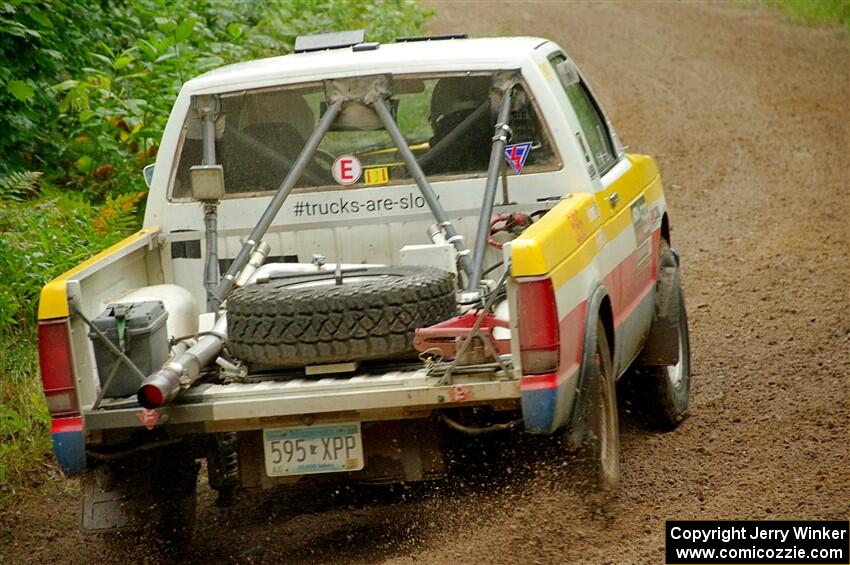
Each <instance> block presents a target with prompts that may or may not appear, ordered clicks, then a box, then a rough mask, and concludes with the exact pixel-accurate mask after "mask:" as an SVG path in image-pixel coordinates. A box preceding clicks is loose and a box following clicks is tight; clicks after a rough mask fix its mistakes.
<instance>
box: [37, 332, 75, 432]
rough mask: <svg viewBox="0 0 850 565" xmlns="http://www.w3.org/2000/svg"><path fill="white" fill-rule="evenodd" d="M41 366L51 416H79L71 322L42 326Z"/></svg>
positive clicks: (39, 345) (40, 335) (39, 350)
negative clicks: (72, 361) (72, 357)
mask: <svg viewBox="0 0 850 565" xmlns="http://www.w3.org/2000/svg"><path fill="white" fill-rule="evenodd" d="M38 362H39V365H40V366H41V383H42V385H43V386H44V396H45V398H46V399H47V409H48V411H49V412H50V416H51V417H53V418H56V417H59V416H77V415H79V413H80V411H79V409H78V407H77V393H76V392H75V391H74V368H73V366H72V364H71V342H70V339H69V337H68V319H67V318H56V319H54V320H41V321H39V322H38Z"/></svg>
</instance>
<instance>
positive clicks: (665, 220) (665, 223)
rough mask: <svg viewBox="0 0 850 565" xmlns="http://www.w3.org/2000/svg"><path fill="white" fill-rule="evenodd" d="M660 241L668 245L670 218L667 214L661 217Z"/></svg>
mask: <svg viewBox="0 0 850 565" xmlns="http://www.w3.org/2000/svg"><path fill="white" fill-rule="evenodd" d="M661 239H663V240H664V241H666V242H667V244H668V245H670V216H669V215H667V212H664V215H663V216H662V217H661Z"/></svg>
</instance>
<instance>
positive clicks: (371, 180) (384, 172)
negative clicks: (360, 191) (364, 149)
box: [363, 167, 390, 186]
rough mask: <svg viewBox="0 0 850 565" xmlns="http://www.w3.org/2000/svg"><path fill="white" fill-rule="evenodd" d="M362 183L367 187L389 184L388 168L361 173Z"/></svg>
mask: <svg viewBox="0 0 850 565" xmlns="http://www.w3.org/2000/svg"><path fill="white" fill-rule="evenodd" d="M363 181H364V182H365V183H366V184H368V185H370V186H371V185H375V184H387V183H388V182H390V173H389V168H388V167H377V168H375V169H366V170H365V171H363Z"/></svg>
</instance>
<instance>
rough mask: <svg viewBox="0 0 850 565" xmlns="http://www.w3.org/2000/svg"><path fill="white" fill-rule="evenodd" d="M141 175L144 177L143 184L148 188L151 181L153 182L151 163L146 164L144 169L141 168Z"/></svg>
mask: <svg viewBox="0 0 850 565" xmlns="http://www.w3.org/2000/svg"><path fill="white" fill-rule="evenodd" d="M142 176H143V177H145V184H146V185H147V187H148V188H150V187H151V183H152V182H153V164H150V165H146V166H145V168H144V169H142Z"/></svg>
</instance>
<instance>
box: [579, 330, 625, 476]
mask: <svg viewBox="0 0 850 565" xmlns="http://www.w3.org/2000/svg"><path fill="white" fill-rule="evenodd" d="M594 341H595V344H594V347H593V349H592V351H593V357H592V359H591V360H590V362H591V367H590V372H589V374H588V377H589V383H588V388H587V395H588V397H587V404H586V405H585V429H586V430H587V434H586V438H585V440H584V442H583V444H582V445H581V447H580V448H579V450H578V453H577V455H578V473H577V474H578V476H579V477H580V478H581V479H582V480H583V482H584V483H585V484H584V485H583V486H585V487H588V488H589V490H591V491H593V490H602V491H610V490H614V489H616V488H617V486H618V485H619V484H620V429H619V420H618V417H617V387H616V386H615V383H614V368H613V362H612V359H611V348H610V347H609V345H608V337H607V334H606V333H605V326H604V325H603V323H602V321H601V320H599V321H597V323H596V336H595V339H594Z"/></svg>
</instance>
